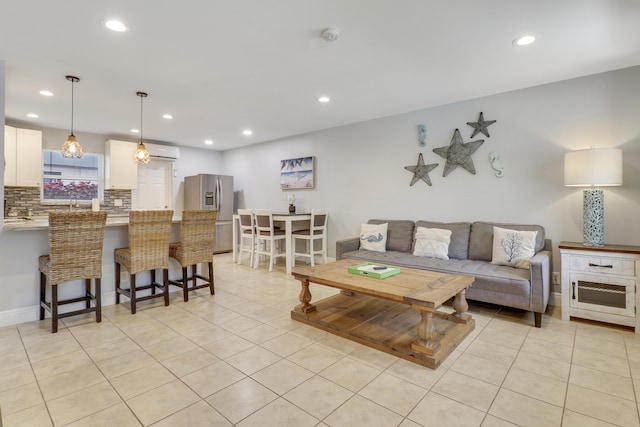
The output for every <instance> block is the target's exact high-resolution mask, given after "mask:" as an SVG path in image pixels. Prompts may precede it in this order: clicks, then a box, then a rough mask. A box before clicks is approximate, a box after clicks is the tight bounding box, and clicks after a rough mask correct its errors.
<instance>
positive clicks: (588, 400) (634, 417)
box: [565, 384, 639, 426]
mask: <svg viewBox="0 0 640 427" xmlns="http://www.w3.org/2000/svg"><path fill="white" fill-rule="evenodd" d="M565 408H566V409H569V410H571V411H574V412H577V413H580V414H583V415H587V416H590V417H592V418H597V419H599V420H602V421H606V422H610V423H613V424H616V425H622V426H637V425H639V421H638V408H637V406H636V403H635V402H631V401H628V400H625V399H621V398H619V397H615V396H611V395H608V394H605V393H600V392H597V391H594V390H589V389H586V388H583V387H579V386H577V385H574V384H569V388H568V389H567V402H566V404H565Z"/></svg>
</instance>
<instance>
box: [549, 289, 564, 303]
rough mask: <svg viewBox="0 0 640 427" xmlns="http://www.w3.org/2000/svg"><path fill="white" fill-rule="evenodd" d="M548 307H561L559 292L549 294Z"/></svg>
mask: <svg viewBox="0 0 640 427" xmlns="http://www.w3.org/2000/svg"><path fill="white" fill-rule="evenodd" d="M549 305H555V306H557V307H560V306H562V294H561V293H560V292H551V298H549Z"/></svg>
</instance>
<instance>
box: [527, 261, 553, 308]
mask: <svg viewBox="0 0 640 427" xmlns="http://www.w3.org/2000/svg"><path fill="white" fill-rule="evenodd" d="M551 253H552V252H551V251H540V252H538V253H537V254H535V255H534V256H533V258H531V264H530V266H529V271H530V273H531V310H532V311H534V312H536V313H544V312H545V310H546V309H547V304H548V303H549V297H550V295H551V283H552V282H551Z"/></svg>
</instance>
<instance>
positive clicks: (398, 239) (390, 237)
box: [368, 219, 414, 252]
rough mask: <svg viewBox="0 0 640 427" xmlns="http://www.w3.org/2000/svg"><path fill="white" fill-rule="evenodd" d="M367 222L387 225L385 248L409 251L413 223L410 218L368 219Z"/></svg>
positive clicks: (411, 241)
mask: <svg viewBox="0 0 640 427" xmlns="http://www.w3.org/2000/svg"><path fill="white" fill-rule="evenodd" d="M368 223H369V224H384V223H388V224H389V225H388V226H387V250H388V251H400V252H411V245H412V243H413V229H414V223H413V221H410V220H387V219H370V220H369V221H368Z"/></svg>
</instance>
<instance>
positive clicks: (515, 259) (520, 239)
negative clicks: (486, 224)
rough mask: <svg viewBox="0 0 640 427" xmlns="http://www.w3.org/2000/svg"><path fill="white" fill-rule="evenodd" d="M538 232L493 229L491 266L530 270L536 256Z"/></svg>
mask: <svg viewBox="0 0 640 427" xmlns="http://www.w3.org/2000/svg"><path fill="white" fill-rule="evenodd" d="M537 234H538V232H537V231H517V230H509V229H506V228H500V227H493V254H492V258H491V264H498V265H507V266H509V267H516V268H524V269H528V268H529V261H530V260H531V258H532V257H533V256H534V255H535V254H536V251H535V246H536V235H537Z"/></svg>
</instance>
